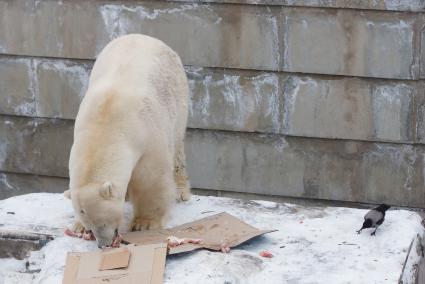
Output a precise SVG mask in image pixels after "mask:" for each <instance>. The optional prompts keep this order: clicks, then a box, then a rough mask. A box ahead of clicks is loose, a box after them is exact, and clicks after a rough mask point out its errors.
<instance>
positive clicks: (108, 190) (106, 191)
mask: <svg viewBox="0 0 425 284" xmlns="http://www.w3.org/2000/svg"><path fill="white" fill-rule="evenodd" d="M99 193H100V196H102V197H103V198H104V199H111V198H113V197H114V188H113V186H112V182H110V181H107V182H105V183H104V184H102V186H101V187H100V191H99Z"/></svg>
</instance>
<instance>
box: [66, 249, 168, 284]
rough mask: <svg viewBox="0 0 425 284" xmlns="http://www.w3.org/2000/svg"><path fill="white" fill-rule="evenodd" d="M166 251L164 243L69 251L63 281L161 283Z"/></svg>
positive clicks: (74, 283)
mask: <svg viewBox="0 0 425 284" xmlns="http://www.w3.org/2000/svg"><path fill="white" fill-rule="evenodd" d="M166 253H167V244H166V243H160V244H150V245H143V246H138V245H128V246H124V247H121V248H115V249H109V250H106V251H95V252H83V253H68V256H67V259H66V266H65V273H64V278H63V282H62V283H63V284H89V283H90V284H91V283H93V284H97V283H99V284H100V283H106V282H107V283H111V284H126V283H134V284H160V283H162V281H163V275H164V269H165V256H166ZM102 268H103V269H102Z"/></svg>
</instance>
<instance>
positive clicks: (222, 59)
mask: <svg viewBox="0 0 425 284" xmlns="http://www.w3.org/2000/svg"><path fill="white" fill-rule="evenodd" d="M22 19H25V21H22ZM17 21H18V22H17ZM16 27H20V28H19V29H17V28H16ZM176 30H177V31H178V32H176ZM81 31H84V32H81ZM128 33H144V34H148V35H152V36H155V37H157V38H159V39H161V40H163V41H164V42H165V43H167V44H168V45H170V46H171V47H172V48H173V49H175V50H176V51H177V52H178V53H179V55H180V56H181V57H182V60H183V62H184V63H185V64H189V65H198V66H208V67H216V66H219V67H234V68H245V69H251V68H252V69H264V70H275V69H278V68H279V66H280V62H279V60H280V57H279V55H280V52H279V36H278V22H277V13H274V12H273V11H271V10H270V9H268V8H267V7H264V6H261V7H255V6H245V5H244V6H230V7H229V6H223V5H199V4H196V3H193V4H183V3H175V2H160V1H144V2H129V1H114V2H111V3H102V2H98V1H48V2H45V1H39V2H34V1H28V0H17V1H13V2H10V1H5V0H1V1H0V43H1V44H0V53H7V54H19V55H34V56H48V57H66V58H81V59H93V58H94V57H95V55H96V54H98V52H99V51H100V50H101V49H102V48H103V47H104V46H105V45H106V44H107V43H108V42H109V41H110V40H112V39H113V38H116V37H118V36H120V35H124V34H128Z"/></svg>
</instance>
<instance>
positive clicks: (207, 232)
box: [123, 212, 277, 254]
mask: <svg viewBox="0 0 425 284" xmlns="http://www.w3.org/2000/svg"><path fill="white" fill-rule="evenodd" d="M275 231H277V230H259V229H257V228H255V227H253V226H251V225H248V224H247V223H245V222H243V221H242V220H240V219H238V218H236V217H235V216H232V215H230V214H228V213H225V212H223V213H219V214H216V215H212V216H209V217H206V218H203V219H200V220H197V221H194V222H190V223H186V224H183V225H180V226H177V227H174V228H171V229H165V230H149V231H139V232H130V233H127V234H124V235H123V238H124V240H125V241H128V242H130V243H134V244H139V245H144V244H154V243H159V242H164V241H166V239H167V237H170V236H175V237H178V238H191V239H202V242H201V243H200V244H182V245H180V246H177V247H172V248H170V249H169V254H176V253H181V252H187V251H192V250H196V249H200V248H206V249H210V250H221V246H222V245H223V244H226V245H227V246H228V247H235V246H237V245H239V244H241V243H243V242H245V241H247V240H249V239H252V238H254V237H257V236H260V235H263V234H266V233H270V232H275Z"/></svg>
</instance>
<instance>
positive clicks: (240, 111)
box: [186, 67, 283, 133]
mask: <svg viewBox="0 0 425 284" xmlns="http://www.w3.org/2000/svg"><path fill="white" fill-rule="evenodd" d="M186 71H187V75H188V78H189V86H190V90H191V99H190V103H189V122H188V126H189V127H191V128H204V129H219V130H234V131H248V132H251V131H255V132H270V133H278V132H280V129H281V126H282V118H281V117H282V113H283V100H282V97H281V88H280V83H279V82H280V76H279V75H277V74H276V73H262V72H246V71H231V70H220V69H207V68H193V67H187V68H186Z"/></svg>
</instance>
